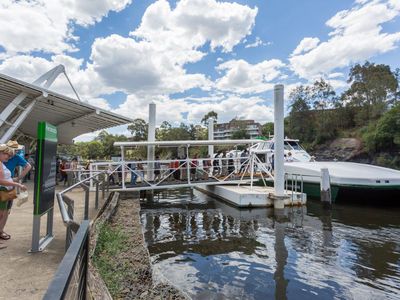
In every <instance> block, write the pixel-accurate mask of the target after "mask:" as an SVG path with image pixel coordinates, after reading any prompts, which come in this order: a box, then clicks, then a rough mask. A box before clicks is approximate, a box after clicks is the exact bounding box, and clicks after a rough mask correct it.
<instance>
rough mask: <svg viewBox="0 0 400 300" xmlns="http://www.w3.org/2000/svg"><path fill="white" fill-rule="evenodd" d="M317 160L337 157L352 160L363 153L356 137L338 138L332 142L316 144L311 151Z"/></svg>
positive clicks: (342, 159)
mask: <svg viewBox="0 0 400 300" xmlns="http://www.w3.org/2000/svg"><path fill="white" fill-rule="evenodd" d="M311 153H312V155H314V156H315V157H316V159H317V160H319V161H324V160H333V159H337V160H339V161H353V160H355V159H356V158H357V157H360V156H361V155H362V153H363V147H362V142H361V140H359V139H357V138H338V139H335V140H334V141H332V142H328V143H326V144H322V145H320V146H317V147H316V149H315V150H314V151H312V152H311Z"/></svg>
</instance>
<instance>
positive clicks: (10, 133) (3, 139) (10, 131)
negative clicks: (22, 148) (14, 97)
mask: <svg viewBox="0 0 400 300" xmlns="http://www.w3.org/2000/svg"><path fill="white" fill-rule="evenodd" d="M35 104H36V99H35V100H33V101H32V102H31V103H29V105H28V106H27V107H26V108H25V110H24V111H23V112H22V113H21V114H20V115H19V116H18V118H17V120H15V122H14V123H13V124H12V125H11V126H10V128H8V130H7V131H6V133H4V134H3V136H2V137H1V139H0V143H2V144H4V143H6V142H7V141H8V140H9V139H11V138H12V136H13V135H14V133H15V132H16V131H17V129H18V128H19V126H20V125H21V124H22V122H23V121H24V120H25V119H26V118H27V117H28V115H29V113H30V112H31V111H32V109H33V107H34V106H35Z"/></svg>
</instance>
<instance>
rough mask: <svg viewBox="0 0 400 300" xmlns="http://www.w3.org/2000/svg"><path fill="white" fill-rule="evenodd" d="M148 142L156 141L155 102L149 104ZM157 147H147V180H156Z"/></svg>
mask: <svg viewBox="0 0 400 300" xmlns="http://www.w3.org/2000/svg"><path fill="white" fill-rule="evenodd" d="M148 126H149V127H148V136H147V141H148V142H154V141H155V140H156V104H155V103H154V102H152V103H150V104H149V125H148ZM154 156H155V147H154V146H153V145H149V146H147V180H148V181H150V182H151V181H153V180H154V159H155V157H154Z"/></svg>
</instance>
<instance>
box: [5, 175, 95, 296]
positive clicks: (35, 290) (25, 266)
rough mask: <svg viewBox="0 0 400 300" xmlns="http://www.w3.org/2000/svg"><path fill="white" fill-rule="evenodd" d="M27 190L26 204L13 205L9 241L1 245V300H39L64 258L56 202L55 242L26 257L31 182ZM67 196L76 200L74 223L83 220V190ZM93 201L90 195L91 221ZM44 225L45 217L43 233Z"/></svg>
mask: <svg viewBox="0 0 400 300" xmlns="http://www.w3.org/2000/svg"><path fill="white" fill-rule="evenodd" d="M27 186H28V191H29V201H28V202H26V203H25V204H23V205H22V206H21V207H17V206H16V205H15V204H14V207H13V208H12V211H11V215H10V216H9V219H8V222H7V225H6V228H5V230H4V231H5V232H7V233H8V234H10V235H11V236H12V238H11V239H10V240H8V241H5V242H4V244H6V245H7V246H8V247H7V248H6V249H3V250H0V299H42V297H43V295H44V293H45V291H46V290H47V287H48V285H49V283H50V281H51V280H52V278H53V275H54V273H55V271H56V270H57V267H58V264H59V263H60V262H61V260H62V257H63V255H64V246H65V226H64V224H63V222H62V219H61V215H60V210H59V207H58V203H57V202H55V203H54V211H55V213H54V240H53V241H52V242H51V243H50V245H49V246H48V247H47V248H46V249H45V250H44V251H43V252H42V253H35V254H30V253H28V251H29V249H30V247H31V239H32V220H33V198H32V196H33V182H30V183H28V184H27ZM59 190H61V188H59ZM68 195H69V196H70V197H71V198H72V199H74V200H75V219H76V220H82V217H83V207H84V192H83V190H82V189H80V188H77V189H76V190H73V191H71V192H69V193H68ZM94 198H95V197H94V193H91V195H90V206H89V207H90V208H91V209H90V217H93V216H94V215H95V214H96V211H95V209H94ZM100 200H101V192H100ZM100 204H101V202H100ZM45 223H46V217H45V216H43V217H42V232H43V233H45Z"/></svg>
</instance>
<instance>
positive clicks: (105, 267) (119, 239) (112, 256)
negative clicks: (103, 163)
mask: <svg viewBox="0 0 400 300" xmlns="http://www.w3.org/2000/svg"><path fill="white" fill-rule="evenodd" d="M139 213H140V203H139V200H138V199H123V198H121V199H120V200H119V203H118V207H117V210H116V212H115V214H114V215H113V216H112V217H111V219H110V220H109V222H107V223H105V225H102V228H101V229H100V232H99V238H98V241H97V246H96V254H95V256H94V259H93V262H94V265H95V266H96V267H97V269H98V271H99V273H100V274H101V276H102V278H103V279H104V281H105V283H106V285H107V287H108V289H109V290H110V293H111V295H112V296H113V298H114V299H187V298H186V297H185V296H184V295H183V294H182V293H181V292H180V291H179V290H177V289H176V288H174V287H173V286H171V285H170V284H168V282H165V281H164V282H160V281H159V280H157V281H156V280H155V278H154V276H153V271H152V267H151V263H150V257H149V252H148V250H147V247H146V244H145V241H144V238H143V233H142V225H141V223H140V216H139Z"/></svg>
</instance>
